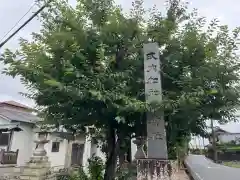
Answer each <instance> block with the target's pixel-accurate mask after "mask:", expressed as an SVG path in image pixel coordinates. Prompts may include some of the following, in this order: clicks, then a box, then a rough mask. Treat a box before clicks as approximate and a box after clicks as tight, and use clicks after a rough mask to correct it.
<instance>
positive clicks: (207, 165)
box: [185, 155, 240, 180]
mask: <svg viewBox="0 0 240 180" xmlns="http://www.w3.org/2000/svg"><path fill="white" fill-rule="evenodd" d="M185 164H186V166H187V167H188V169H189V170H190V173H191V174H192V176H193V178H194V180H239V179H240V169H239V168H232V167H227V166H223V165H220V164H215V163H213V162H212V161H211V160H209V159H207V158H205V156H201V155H189V156H188V157H187V158H186V160H185Z"/></svg>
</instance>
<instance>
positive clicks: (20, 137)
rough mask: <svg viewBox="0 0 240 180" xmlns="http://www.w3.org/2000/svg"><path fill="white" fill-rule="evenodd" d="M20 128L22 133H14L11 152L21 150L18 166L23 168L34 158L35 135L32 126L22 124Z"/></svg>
mask: <svg viewBox="0 0 240 180" xmlns="http://www.w3.org/2000/svg"><path fill="white" fill-rule="evenodd" d="M19 127H20V128H21V129H22V131H20V132H13V136H12V143H11V146H10V150H11V151H16V150H17V149H18V150H19V152H18V160H17V165H18V166H23V165H25V163H26V162H28V161H29V160H30V157H31V156H32V153H33V147H34V134H35V133H34V132H33V128H32V124H27V123H21V124H20V126H19Z"/></svg>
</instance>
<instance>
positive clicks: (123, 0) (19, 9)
mask: <svg viewBox="0 0 240 180" xmlns="http://www.w3.org/2000/svg"><path fill="white" fill-rule="evenodd" d="M69 2H70V3H72V4H74V3H75V0H69ZM189 2H190V5H189V6H190V8H191V9H192V8H197V9H198V12H199V14H200V15H201V16H205V17H207V19H208V20H211V19H213V18H218V19H219V20H220V22H221V23H223V24H227V25H229V27H230V28H234V27H236V26H240V18H239V15H240V10H239V7H240V1H239V0H228V1H225V0H191V1H189ZM0 3H1V4H0V22H1V28H0V42H2V40H1V38H2V37H3V36H4V35H5V34H6V33H7V32H8V31H9V30H10V29H11V28H12V27H13V26H14V25H15V23H16V22H17V21H18V20H19V19H20V18H21V17H22V16H23V15H24V14H25V13H26V12H27V11H28V10H29V8H30V7H31V6H32V5H33V4H34V0H21V1H19V0H18V1H16V0H0ZM116 3H118V4H121V5H122V7H123V9H124V10H128V9H129V8H130V7H131V1H130V0H116ZM164 3H165V0H145V1H144V6H145V7H146V8H150V7H152V6H153V5H154V4H156V5H157V8H159V9H163V8H164ZM37 9H38V7H37V6H34V8H33V9H32V10H31V11H30V13H28V15H26V17H25V18H23V19H22V20H21V21H20V24H22V23H23V22H24V21H25V20H26V19H27V18H29V17H30V16H31V12H33V11H36V10H37ZM17 27H19V26H17ZM17 27H16V28H17ZM16 28H15V29H16ZM39 30H40V23H39V21H38V20H37V19H34V20H33V21H31V22H30V23H29V24H28V25H27V26H26V27H25V28H24V29H22V30H21V31H20V32H19V33H18V34H17V35H16V36H15V37H14V38H12V39H11V40H10V41H9V42H8V43H7V44H6V45H5V46H4V47H3V48H2V49H1V50H0V53H1V51H2V50H3V49H4V48H10V49H16V48H18V39H19V38H20V37H22V38H26V39H29V38H31V33H32V32H38V31H39ZM3 68H4V66H3V64H0V71H1V70H2V69H3ZM19 92H27V91H26V89H25V88H24V86H23V85H22V84H21V82H20V79H19V78H15V79H13V78H12V77H9V76H5V75H2V74H0V101H6V100H15V101H17V102H20V103H23V104H26V105H29V106H34V102H33V101H32V100H29V99H26V98H25V97H23V96H21V95H20V94H19ZM223 128H224V129H226V130H228V131H231V132H237V131H240V123H230V124H228V125H225V126H223Z"/></svg>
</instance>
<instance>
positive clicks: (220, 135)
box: [209, 127, 240, 144]
mask: <svg viewBox="0 0 240 180" xmlns="http://www.w3.org/2000/svg"><path fill="white" fill-rule="evenodd" d="M214 132H215V135H216V140H217V142H219V143H230V142H233V141H234V142H236V143H237V144H240V133H231V132H228V131H225V130H223V129H221V128H220V127H215V130H214ZM209 141H210V142H212V139H211V136H210V140H209Z"/></svg>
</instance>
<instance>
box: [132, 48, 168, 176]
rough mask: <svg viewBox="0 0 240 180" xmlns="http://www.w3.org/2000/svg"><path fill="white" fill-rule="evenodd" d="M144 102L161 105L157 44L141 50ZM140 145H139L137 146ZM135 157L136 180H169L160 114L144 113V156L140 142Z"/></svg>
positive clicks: (164, 138) (163, 126) (161, 116)
mask: <svg viewBox="0 0 240 180" xmlns="http://www.w3.org/2000/svg"><path fill="white" fill-rule="evenodd" d="M143 52H144V80H145V99H146V102H147V103H154V102H157V103H161V101H162V84H161V83H162V82H161V73H160V71H161V69H160V55H159V47H158V45H157V43H148V44H144V46H143ZM137 143H139V141H138V142H137ZM139 144H140V145H139V146H138V151H137V153H136V156H135V157H136V159H137V179H138V180H169V169H170V168H169V161H168V152H167V143H166V132H165V122H164V119H163V113H162V112H154V113H152V112H148V113H147V156H146V158H144V156H145V154H144V153H142V142H141V143H139Z"/></svg>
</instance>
